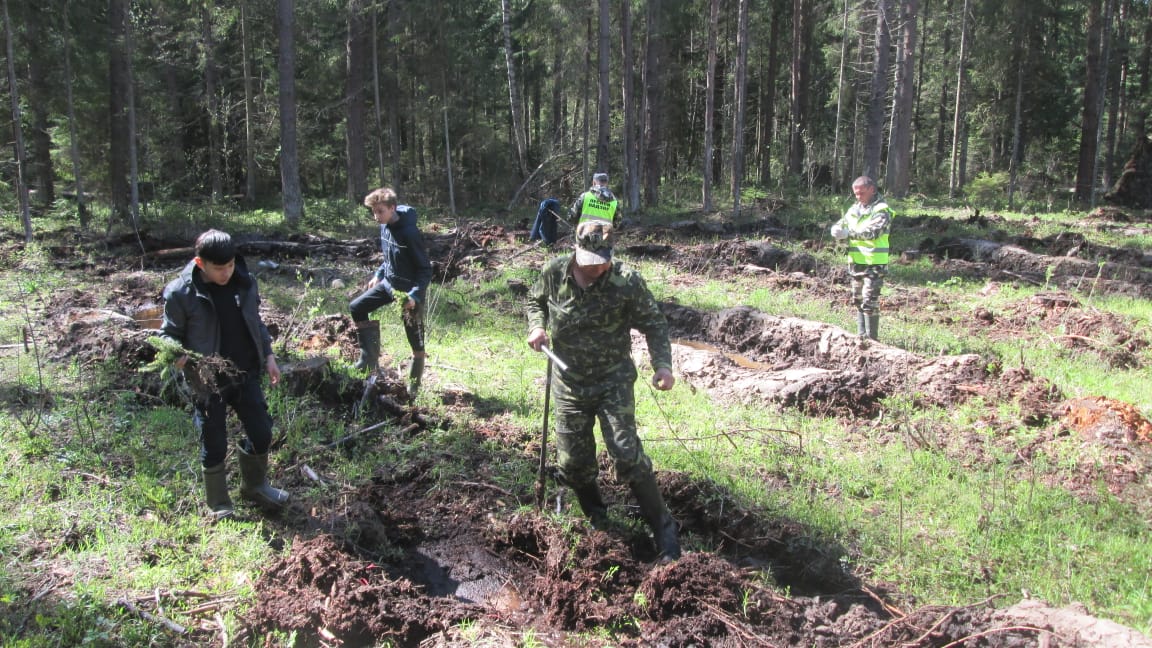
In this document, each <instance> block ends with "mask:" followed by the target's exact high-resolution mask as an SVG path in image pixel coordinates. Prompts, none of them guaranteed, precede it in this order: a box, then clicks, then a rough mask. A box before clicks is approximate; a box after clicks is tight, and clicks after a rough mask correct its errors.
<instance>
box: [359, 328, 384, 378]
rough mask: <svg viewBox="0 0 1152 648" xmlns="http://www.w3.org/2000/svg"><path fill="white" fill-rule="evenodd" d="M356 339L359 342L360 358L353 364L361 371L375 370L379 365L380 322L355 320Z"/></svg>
mask: <svg viewBox="0 0 1152 648" xmlns="http://www.w3.org/2000/svg"><path fill="white" fill-rule="evenodd" d="M356 341H357V342H358V343H359V344H360V359H359V360H357V361H356V364H355V365H353V366H354V367H355V368H356V369H357V370H361V371H363V370H365V369H367V370H368V371H376V368H377V367H379V366H380V322H378V321H376V320H368V321H367V322H357V323H356Z"/></svg>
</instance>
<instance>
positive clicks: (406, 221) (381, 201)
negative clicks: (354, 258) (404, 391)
mask: <svg viewBox="0 0 1152 648" xmlns="http://www.w3.org/2000/svg"><path fill="white" fill-rule="evenodd" d="M364 206H365V207H367V208H368V209H370V210H372V217H373V218H374V219H375V220H376V222H377V223H379V224H380V248H381V250H382V251H383V252H384V262H383V263H381V264H380V267H379V268H377V269H376V272H375V273H373V275H372V277H371V278H370V279H369V280H368V282H367V283H366V284H365V286H364V287H365V291H364V292H363V293H362V294H361V295H360V296H359V297H357V298H356V299H354V300H352V303H351V304H350V305H349V306H350V309H351V311H352V321H353V322H355V323H356V338H357V341H358V342H359V344H360V359H359V360H357V361H356V365H355V366H356V368H357V369H367V370H369V371H375V370H376V367H378V366H379V364H380V322H379V321H376V320H371V319H369V316H371V315H372V312H373V311H375V310H376V309H378V308H380V307H381V306H386V305H388V304H391V303H392V302H393V301H395V300H396V299H397V298H399V299H400V300H401V303H402V304H403V310H402V311H401V313H402V315H403V320H404V334H405V335H406V336H407V338H408V346H410V347H412V366H411V368H410V369H409V371H408V393H409V394H410V395H411V396H412V397H413V398H415V397H416V392H417V391H418V390H419V389H420V379H421V377H422V376H423V375H424V359H425V358H426V357H427V354H426V353H425V351H424V308H425V301H426V300H427V297H428V284H429V283H431V282H432V262H431V261H429V260H428V252H427V250H426V249H425V248H424V236H423V235H422V234H421V233H420V229H419V228H418V227H416V210H415V209H413V208H412V207H409V206H408V205H399V204H397V200H396V192H395V191H393V190H392V189H390V188H388V187H384V188H382V189H377V190H376V191H373V192H372V193H370V194H368V195H367V196H366V197H365V198H364Z"/></svg>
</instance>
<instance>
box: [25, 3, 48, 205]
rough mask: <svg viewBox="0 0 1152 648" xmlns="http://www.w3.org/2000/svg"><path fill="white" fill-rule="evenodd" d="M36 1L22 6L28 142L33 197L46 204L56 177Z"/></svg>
mask: <svg viewBox="0 0 1152 648" xmlns="http://www.w3.org/2000/svg"><path fill="white" fill-rule="evenodd" d="M43 11H44V8H43V7H42V6H40V5H39V4H38V3H34V2H33V3H28V5H26V6H25V8H24V15H25V16H26V19H25V21H24V36H25V39H26V40H27V43H28V108H29V110H30V111H31V113H32V132H31V133H30V137H29V143H30V144H31V145H32V155H31V158H32V159H31V165H30V166H31V168H30V169H29V170H30V171H31V173H30V174H29V175H30V176H31V178H32V181H33V182H34V183H35V185H36V189H37V195H36V201H37V202H38V203H39V204H40V205H42V206H44V207H48V206H50V205H51V204H52V203H53V202H55V200H56V178H55V175H56V173H55V170H54V169H53V166H52V138H51V135H50V134H49V128H50V126H49V124H50V120H49V114H48V109H49V97H50V96H51V82H50V80H49V79H48V78H47V77H46V76H45V70H44V61H45V56H46V54H45V52H44V39H43V36H42V34H43V29H42V27H43V25H42V19H43V15H42V13H43Z"/></svg>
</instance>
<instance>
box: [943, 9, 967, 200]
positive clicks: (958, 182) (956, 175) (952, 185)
mask: <svg viewBox="0 0 1152 648" xmlns="http://www.w3.org/2000/svg"><path fill="white" fill-rule="evenodd" d="M969 1H970V0H964V9H963V10H962V13H961V15H960V56H959V59H958V60H957V61H956V109H955V110H954V111H953V112H952V162H951V164H950V170H949V173H948V197H949V198H955V197H956V194H957V192H959V191H960V190H961V189H962V188H963V186H964V179H963V173H962V169H963V161H962V160H961V159H960V158H961V154H962V151H963V148H962V146H961V140H962V139H963V137H964V82H965V80H966V78H967V70H966V69H965V68H966V67H967V64H968V3H969Z"/></svg>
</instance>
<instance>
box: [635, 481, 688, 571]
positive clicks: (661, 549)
mask: <svg viewBox="0 0 1152 648" xmlns="http://www.w3.org/2000/svg"><path fill="white" fill-rule="evenodd" d="M631 486H632V494H633V495H634V496H635V497H636V502H637V503H638V504H639V505H640V514H641V515H643V516H644V519H645V520H646V521H647V522H648V526H649V527H650V528H651V529H652V539H653V541H654V542H655V543H656V551H657V553H659V554H660V562H671V561H673V560H679V559H680V539H679V537H678V532H679V528H678V526H677V524H676V520H674V519H672V514H671V513H670V512H669V511H668V507H667V506H665V504H664V498H663V497H661V496H660V489H659V488H657V486H656V479H655V478H654V477H653V478H651V479H647V480H644V481H642V482H637V483H632V484H631Z"/></svg>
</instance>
